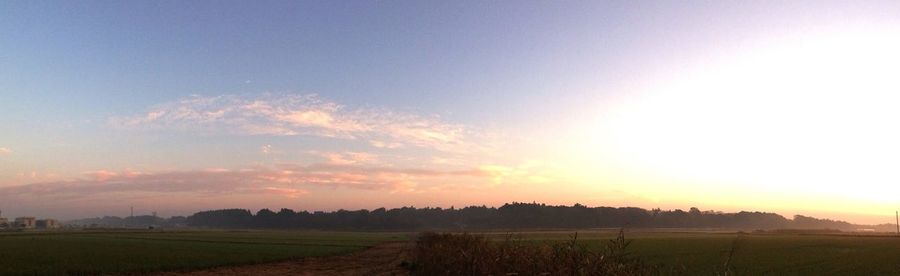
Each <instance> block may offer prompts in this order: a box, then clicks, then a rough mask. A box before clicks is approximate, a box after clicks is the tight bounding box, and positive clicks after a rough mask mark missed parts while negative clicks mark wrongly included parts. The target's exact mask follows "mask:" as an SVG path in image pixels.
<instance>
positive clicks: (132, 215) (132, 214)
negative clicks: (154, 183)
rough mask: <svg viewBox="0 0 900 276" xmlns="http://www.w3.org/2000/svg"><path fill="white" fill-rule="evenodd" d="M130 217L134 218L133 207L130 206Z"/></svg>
mask: <svg viewBox="0 0 900 276" xmlns="http://www.w3.org/2000/svg"><path fill="white" fill-rule="evenodd" d="M130 217H134V206H131V216H130Z"/></svg>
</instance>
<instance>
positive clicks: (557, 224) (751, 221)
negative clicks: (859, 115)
mask: <svg viewBox="0 0 900 276" xmlns="http://www.w3.org/2000/svg"><path fill="white" fill-rule="evenodd" d="M70 224H74V225H81V226H88V225H91V226H97V227H146V226H157V227H199V228H259V229H315V230H357V231H411V230H415V231H419V230H462V231H466V230H491V229H579V228H620V227H627V228H726V229H742V230H757V229H759V230H773V229H833V230H841V231H856V230H859V229H863V228H867V229H874V230H878V231H892V230H891V229H893V227H894V226H893V225H891V224H884V225H856V224H851V223H848V222H845V221H837V220H829V219H818V218H813V217H808V216H802V215H796V216H794V217H793V219H788V218H785V217H783V216H781V215H779V214H775V213H766V212H743V211H742V212H737V213H724V212H717V211H701V210H699V209H698V208H690V209H689V210H687V211H684V210H680V209H675V210H661V209H658V208H656V209H651V210H647V209H642V208H636V207H618V208H617V207H588V206H584V205H581V204H575V205H573V206H565V205H546V204H540V203H520V202H513V203H507V204H504V205H503V206H501V207H499V208H496V207H487V206H469V207H465V208H454V207H451V208H429V207H425V208H415V207H403V208H394V209H385V208H378V209H375V210H365V209H363V210H355V211H349V210H338V211H333V212H323V211H315V212H308V211H294V210H291V209H286V208H285V209H281V210H279V211H277V212H275V211H272V210H269V209H262V210H259V211H257V212H256V213H255V214H254V213H253V212H251V211H250V210H246V209H223V210H212V211H203V212H198V213H195V214H193V215H191V216H188V217H181V216H179V217H171V218H168V219H166V218H159V217H150V216H141V217H128V218H118V217H104V218H93V219H84V220H78V221H73V222H70Z"/></svg>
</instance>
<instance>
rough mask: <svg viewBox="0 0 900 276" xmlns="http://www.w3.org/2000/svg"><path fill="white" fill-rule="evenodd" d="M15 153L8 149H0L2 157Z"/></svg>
mask: <svg viewBox="0 0 900 276" xmlns="http://www.w3.org/2000/svg"><path fill="white" fill-rule="evenodd" d="M12 152H13V151H12V150H11V149H9V148H6V147H0V156H3V155H8V154H11V153H12Z"/></svg>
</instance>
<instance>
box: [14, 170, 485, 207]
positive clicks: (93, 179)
mask: <svg viewBox="0 0 900 276" xmlns="http://www.w3.org/2000/svg"><path fill="white" fill-rule="evenodd" d="M85 176H86V177H84V178H82V179H76V180H69V181H55V182H42V183H34V184H28V185H20V186H7V187H0V194H4V195H6V196H19V197H39V198H44V197H49V198H54V199H63V200H64V199H81V198H85V197H91V196H103V195H110V194H117V193H127V194H140V193H149V194H177V193H187V194H193V195H198V196H203V195H206V196H217V195H230V194H256V195H282V196H285V197H290V198H296V197H300V196H303V195H306V194H308V193H309V191H308V189H309V188H323V187H324V188H347V189H363V190H385V191H391V192H414V191H416V189H417V187H418V186H419V185H421V184H423V183H434V182H438V183H439V182H441V181H443V180H446V179H448V178H455V177H467V178H469V179H472V178H488V177H492V175H491V174H490V173H488V172H484V171H481V170H477V169H475V170H463V171H438V170H425V169H394V168H382V167H366V166H350V165H342V164H316V165H281V166H276V167H266V168H252V169H239V170H225V169H210V170H200V171H173V172H160V173H141V172H134V171H127V172H122V173H116V172H110V171H105V170H101V171H95V172H88V173H86V174H85Z"/></svg>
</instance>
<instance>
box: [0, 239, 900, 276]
mask: <svg viewBox="0 0 900 276" xmlns="http://www.w3.org/2000/svg"><path fill="white" fill-rule="evenodd" d="M573 233H574V231H571V232H570V231H565V232H519V233H515V234H514V235H517V236H518V237H520V238H522V239H524V240H526V242H534V243H541V242H546V241H550V240H569V239H571V237H572V234H573ZM487 235H490V236H491V237H492V238H495V239H497V240H502V239H504V237H505V236H506V235H507V233H501V232H493V233H488V234H487ZM615 235H616V232H615V231H582V232H579V234H578V241H579V243H581V244H584V245H585V246H588V247H589V248H593V249H598V248H600V247H601V246H603V245H604V242H605V241H606V240H608V239H611V238H614V237H615ZM409 237H410V235H409V234H400V233H354V232H311V231H176V232H159V231H157V232H149V231H69V232H19V233H0V275H47V274H50V275H58V274H115V273H141V272H152V271H165V270H187V269H198V268H204V267H214V266H223V265H234V264H250V263H262V262H270V261H277V260H285V259H292V258H301V257H307V256H322V255H331V254H344V253H348V252H351V251H354V250H360V249H364V248H367V247H369V246H372V245H375V244H378V243H380V242H385V241H392V240H405V239H408V238H409ZM626 238H627V239H629V240H631V241H632V243H631V245H630V246H629V251H630V252H631V253H632V254H634V256H638V257H640V258H641V259H643V260H644V261H646V262H647V263H650V264H656V265H662V266H664V267H666V268H675V269H676V270H678V271H680V272H681V274H683V275H716V274H723V273H724V272H725V267H724V263H725V260H726V259H727V256H728V253H729V251H731V248H732V246H734V255H733V257H732V259H731V265H732V271H733V272H737V274H739V275H760V274H766V275H773V274H774V275H785V274H787V275H797V274H802V275H823V274H830V275H850V274H852V275H888V274H889V275H897V274H900V238H896V237H877V236H871V237H865V236H862V237H861V236H835V235H798V234H742V235H738V234H735V233H703V232H683V233H677V232H628V233H626Z"/></svg>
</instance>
